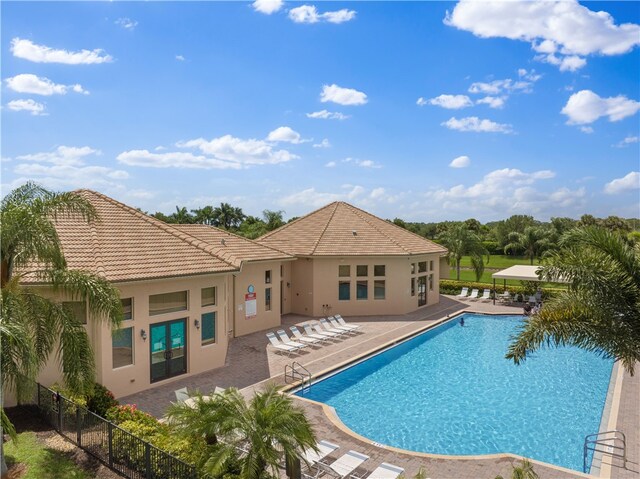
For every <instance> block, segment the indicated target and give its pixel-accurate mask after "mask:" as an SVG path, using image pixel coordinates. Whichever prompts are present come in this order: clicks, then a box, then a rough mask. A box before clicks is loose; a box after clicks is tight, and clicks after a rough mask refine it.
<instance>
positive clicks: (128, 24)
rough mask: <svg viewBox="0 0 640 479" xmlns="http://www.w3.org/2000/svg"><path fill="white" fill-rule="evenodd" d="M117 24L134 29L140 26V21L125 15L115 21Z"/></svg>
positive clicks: (127, 28) (126, 28)
mask: <svg viewBox="0 0 640 479" xmlns="http://www.w3.org/2000/svg"><path fill="white" fill-rule="evenodd" d="M115 24H116V25H118V26H120V27H122V28H124V29H125V30H133V29H134V28H136V27H137V26H138V22H137V21H135V20H131V19H130V18H127V17H123V18H118V19H117V20H116V21H115Z"/></svg>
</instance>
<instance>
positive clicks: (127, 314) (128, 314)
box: [120, 298, 133, 321]
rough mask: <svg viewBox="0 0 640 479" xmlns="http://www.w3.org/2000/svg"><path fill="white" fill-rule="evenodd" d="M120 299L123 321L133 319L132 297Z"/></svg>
mask: <svg viewBox="0 0 640 479" xmlns="http://www.w3.org/2000/svg"><path fill="white" fill-rule="evenodd" d="M120 301H121V302H122V313H123V317H122V319H124V320H125V321H129V320H130V319H133V298H124V299H121V300H120Z"/></svg>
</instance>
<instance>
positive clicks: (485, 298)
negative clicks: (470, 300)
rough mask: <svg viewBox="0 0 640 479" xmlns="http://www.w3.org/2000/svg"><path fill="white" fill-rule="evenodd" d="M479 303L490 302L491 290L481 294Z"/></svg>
mask: <svg viewBox="0 0 640 479" xmlns="http://www.w3.org/2000/svg"><path fill="white" fill-rule="evenodd" d="M478 299H480V301H491V290H490V289H485V290H484V291H483V292H482V296H481V297H480V298H478Z"/></svg>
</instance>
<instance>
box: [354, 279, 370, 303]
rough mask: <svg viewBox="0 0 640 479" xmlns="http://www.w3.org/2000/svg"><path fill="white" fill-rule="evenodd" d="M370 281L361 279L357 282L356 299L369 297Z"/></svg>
mask: <svg viewBox="0 0 640 479" xmlns="http://www.w3.org/2000/svg"><path fill="white" fill-rule="evenodd" d="M368 290H369V282H368V281H363V280H359V281H358V282H357V284H356V299H368V293H369V291H368Z"/></svg>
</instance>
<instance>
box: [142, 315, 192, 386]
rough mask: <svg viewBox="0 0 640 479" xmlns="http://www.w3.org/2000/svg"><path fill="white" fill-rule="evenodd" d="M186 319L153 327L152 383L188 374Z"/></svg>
mask: <svg viewBox="0 0 640 479" xmlns="http://www.w3.org/2000/svg"><path fill="white" fill-rule="evenodd" d="M186 332H187V331H186V319H177V320H175V321H167V322H165V323H156V324H152V325H151V341H150V344H149V347H150V350H151V382H152V383H153V382H156V381H161V380H162V379H167V378H171V377H173V376H178V375H180V374H184V373H186V372H187V334H186Z"/></svg>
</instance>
